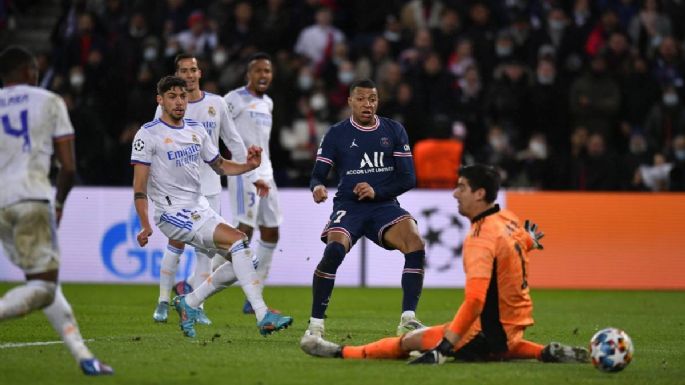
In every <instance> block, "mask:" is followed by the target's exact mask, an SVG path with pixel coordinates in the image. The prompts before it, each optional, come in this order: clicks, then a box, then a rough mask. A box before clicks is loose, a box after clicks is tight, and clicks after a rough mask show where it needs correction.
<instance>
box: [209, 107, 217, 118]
mask: <svg viewBox="0 0 685 385" xmlns="http://www.w3.org/2000/svg"><path fill="white" fill-rule="evenodd" d="M207 113H208V114H209V116H214V115H216V110H215V109H214V106H209V108H208V109H207Z"/></svg>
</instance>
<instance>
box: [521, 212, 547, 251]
mask: <svg viewBox="0 0 685 385" xmlns="http://www.w3.org/2000/svg"><path fill="white" fill-rule="evenodd" d="M523 228H524V229H525V230H526V232H528V235H530V238H531V239H532V240H533V248H534V249H540V250H542V249H543V247H542V244H541V243H540V240H541V239H542V237H544V236H545V233H543V232H542V231H538V225H536V224H535V223H533V222H531V221H530V220H529V219H526V222H525V223H524V224H523Z"/></svg>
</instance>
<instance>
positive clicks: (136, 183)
mask: <svg viewBox="0 0 685 385" xmlns="http://www.w3.org/2000/svg"><path fill="white" fill-rule="evenodd" d="M149 176H150V166H148V165H146V164H135V165H134V166H133V204H134V205H135V207H136V213H137V214H138V219H139V220H140V227H141V228H140V231H139V232H138V235H137V236H136V239H137V240H138V244H139V245H140V246H145V245H146V244H147V242H148V238H149V237H150V236H151V235H152V226H151V225H150V219H149V218H148V216H147V180H148V177H149Z"/></svg>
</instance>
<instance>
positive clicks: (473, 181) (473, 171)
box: [459, 163, 500, 203]
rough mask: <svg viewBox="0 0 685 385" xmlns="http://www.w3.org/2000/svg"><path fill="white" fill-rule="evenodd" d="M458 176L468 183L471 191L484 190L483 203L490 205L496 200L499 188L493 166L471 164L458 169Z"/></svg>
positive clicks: (496, 172)
mask: <svg viewBox="0 0 685 385" xmlns="http://www.w3.org/2000/svg"><path fill="white" fill-rule="evenodd" d="M459 176H461V177H463V178H465V179H466V180H468V181H469V186H471V190H472V191H475V190H478V189H480V188H482V189H485V201H486V202H488V203H492V202H494V201H495V199H497V192H498V191H499V186H500V175H499V172H498V171H497V169H496V168H495V167H493V166H488V165H485V164H478V163H477V164H472V165H469V166H462V167H460V168H459Z"/></svg>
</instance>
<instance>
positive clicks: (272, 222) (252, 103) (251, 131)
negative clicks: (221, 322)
mask: <svg viewBox="0 0 685 385" xmlns="http://www.w3.org/2000/svg"><path fill="white" fill-rule="evenodd" d="M272 78H273V72H272V69H271V58H270V57H269V55H268V54H266V53H262V52H259V53H256V54H254V55H252V56H251V57H250V58H249V59H248V62H247V85H245V86H244V87H240V88H238V89H235V90H233V91H231V92H229V93H228V94H226V96H224V99H225V100H226V104H227V105H228V110H229V112H230V114H231V117H232V118H233V120H234V121H235V126H236V128H237V129H238V133H239V134H240V136H241V137H242V138H243V142H245V145H246V146H251V145H256V146H259V147H261V148H263V149H264V150H263V151H264V152H263V153H262V164H261V165H260V166H259V167H258V168H257V170H256V171H257V175H258V177H259V178H260V179H263V180H264V181H266V182H267V183H268V185H269V187H270V189H269V194H268V195H267V196H264V197H262V196H260V195H259V194H258V191H256V190H255V188H254V186H252V184H251V183H248V181H246V180H245V178H244V176H242V175H238V176H234V177H229V178H228V191H229V199H230V200H231V214H232V224H233V225H234V226H236V227H237V228H238V230H240V231H242V232H244V233H245V234H247V236H248V237H250V239H252V233H253V231H254V228H255V227H257V226H259V235H260V239H259V241H258V242H257V249H256V263H257V273H258V274H259V277H260V278H261V279H262V281H266V277H267V275H268V274H269V268H270V267H271V259H272V258H273V254H274V250H275V249H276V243H277V242H278V227H279V226H280V225H281V223H282V222H283V216H282V214H281V208H280V206H279V204H278V188H277V187H276V183H275V182H274V172H273V168H272V167H271V159H270V158H269V137H270V136H271V120H272V118H271V117H272V111H273V107H274V103H273V101H272V100H271V98H270V97H269V96H268V95H266V91H267V90H268V89H269V86H270V85H271V80H272ZM219 261H220V260H219ZM216 264H217V263H216V261H215V265H216ZM252 312H253V309H252V306H250V302H249V301H245V304H244V305H243V313H246V314H249V313H252Z"/></svg>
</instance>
